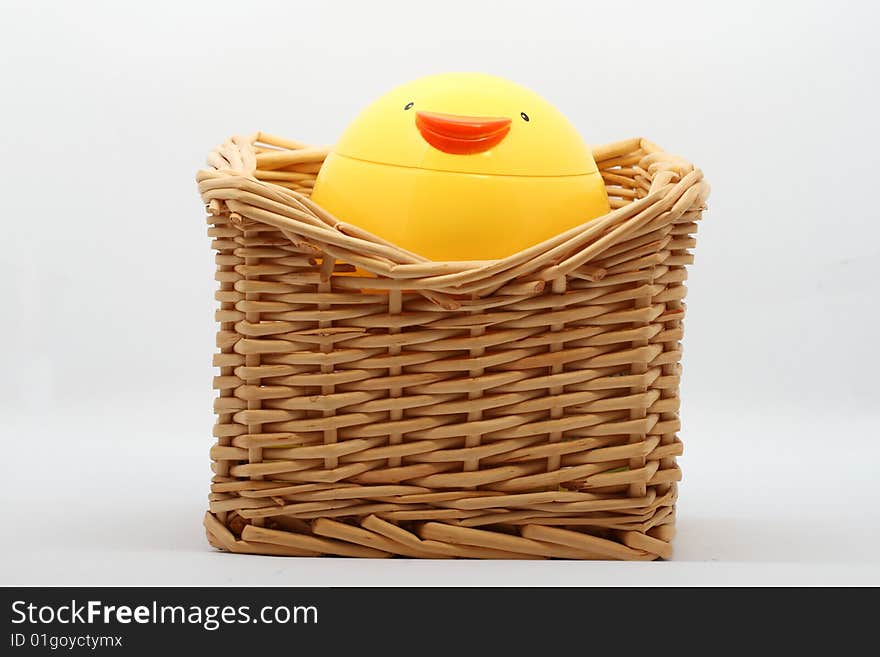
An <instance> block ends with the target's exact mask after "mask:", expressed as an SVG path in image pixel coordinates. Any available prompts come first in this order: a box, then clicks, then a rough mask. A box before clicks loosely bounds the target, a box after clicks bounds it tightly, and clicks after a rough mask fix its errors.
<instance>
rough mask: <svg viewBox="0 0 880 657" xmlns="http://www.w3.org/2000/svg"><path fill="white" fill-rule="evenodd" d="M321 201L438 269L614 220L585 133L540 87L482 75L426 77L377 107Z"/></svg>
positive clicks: (335, 155)
mask: <svg viewBox="0 0 880 657" xmlns="http://www.w3.org/2000/svg"><path fill="white" fill-rule="evenodd" d="M312 199H314V201H315V202H316V203H318V204H319V205H320V206H321V207H323V208H324V209H326V210H328V211H329V212H330V213H331V214H333V215H334V216H336V217H337V218H338V219H340V220H342V221H345V222H347V223H351V224H354V225H356V226H359V227H361V228H363V229H365V230H367V231H369V232H371V233H373V234H375V235H377V236H379V237H382V238H383V239H385V240H387V241H389V242H392V243H394V244H396V245H398V246H400V247H402V248H404V249H406V250H408V251H411V252H413V253H417V254H419V255H421V256H424V257H426V258H429V259H431V260H435V261H449V260H494V259H497V258H504V257H506V256H509V255H512V254H514V253H517V252H519V251H521V250H523V249H525V248H528V247H530V246H533V245H535V244H538V243H540V242H543V241H544V240H546V239H549V238H551V237H553V236H555V235H557V234H559V233H561V232H564V231H565V230H568V229H569V228H572V227H574V226H577V225H579V224H581V223H584V222H585V221H588V220H590V219H594V218H596V217H598V216H601V215H603V214H606V213H607V212H608V211H609V207H608V197H607V195H606V193H605V185H604V184H603V182H602V177H601V175H600V174H599V172H598V170H597V168H596V163H595V161H594V160H593V156H592V154H591V153H590V151H589V149H588V148H587V146H586V144H584V142H583V140H582V139H581V137H580V135H579V134H578V132H577V130H576V129H575V128H574V126H572V125H571V123H569V122H568V120H567V119H566V118H565V117H564V116H563V115H562V114H561V113H560V112H559V111H558V110H557V109H556V108H555V107H553V106H552V105H551V104H550V103H548V102H547V101H545V100H544V99H542V98H541V97H539V96H538V95H537V94H535V93H533V92H531V91H529V90H528V89H525V88H523V87H521V86H519V85H517V84H514V83H513V82H509V81H507V80H504V79H502V78H498V77H495V76H491V75H483V74H478V73H449V74H443V75H433V76H429V77H425V78H420V79H418V80H415V81H413V82H410V83H408V84H404V85H402V86H400V87H397V88H396V89H394V90H392V91H391V92H389V93H388V94H386V95H385V96H383V97H382V98H380V99H379V100H377V101H376V102H374V103H373V104H372V105H370V106H369V107H367V108H366V109H365V110H364V111H363V112H361V114H360V115H359V116H358V117H357V118H356V119H355V120H354V121H353V122H352V123H351V125H350V126H349V127H348V129H347V130H346V131H345V133H344V134H343V135H342V138H341V139H340V140H339V142H338V143H337V145H336V147H335V148H334V150H333V152H332V153H330V155H329V156H328V157H327V159H326V160H325V162H324V165H323V166H322V167H321V171H320V172H319V174H318V177H317V180H316V182H315V188H314V191H313V193H312Z"/></svg>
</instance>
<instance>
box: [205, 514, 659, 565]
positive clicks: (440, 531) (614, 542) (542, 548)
mask: <svg viewBox="0 0 880 657" xmlns="http://www.w3.org/2000/svg"><path fill="white" fill-rule="evenodd" d="M666 508H667V509H669V512H668V513H667V514H665V517H664V518H663V520H664V522H663V524H656V525H654V526H653V527H651V528H650V529H647V530H645V531H640V530H632V529H629V530H627V529H624V530H611V531H607V532H603V535H602V536H598V535H595V534H589V533H586V532H584V531H576V530H575V529H572V528H570V527H559V526H554V525H549V524H545V525H541V524H524V525H520V526H519V527H518V528H517V530H516V531H515V533H507V532H506V531H505V532H502V531H490V530H486V529H477V528H474V527H464V526H461V525H452V524H447V523H443V522H437V521H429V522H425V523H422V524H421V525H419V527H418V529H417V533H413V532H411V531H409V530H407V529H404V528H403V527H400V526H398V525H395V524H392V523H390V522H387V521H385V520H382V519H381V518H379V517H377V516H375V515H370V516H367V517H366V518H364V519H363V520H362V521H361V523H360V525H355V524H349V523H343V522H339V521H336V520H333V519H330V518H318V519H317V520H314V521H312V522H311V523H309V524H306V523H303V527H302V529H303V531H296V530H291V528H284V529H281V528H278V527H261V526H257V525H254V524H243V525H240V527H241V528H240V532H239V536H236V534H234V533H233V531H232V530H231V529H230V527H229V526H227V524H224V523H223V522H222V521H221V520H220V518H219V517H218V515H217V514H214V513H211V512H210V511H209V512H207V513H206V514H205V520H204V525H205V530H206V532H207V538H208V542H209V543H210V544H211V545H212V546H213V547H215V548H217V549H218V550H222V551H225V552H234V553H238V554H261V555H273V556H295V557H318V556H341V557H361V558H379V559H382V558H389V557H409V558H418V559H451V558H464V559H548V558H550V559H579V560H624V561H652V560H655V559H658V558H660V559H669V558H670V557H671V556H672V545H671V543H670V541H671V540H672V538H673V536H674V534H675V528H674V526H673V524H672V523H673V520H674V507H666ZM227 520H228V519H227ZM238 520H240V518H238ZM228 524H231V525H233V527H235V525H239V523H236V522H235V521H231V522H228ZM235 528H236V529H237V527H235Z"/></svg>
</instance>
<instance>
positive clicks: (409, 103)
mask: <svg viewBox="0 0 880 657" xmlns="http://www.w3.org/2000/svg"><path fill="white" fill-rule="evenodd" d="M412 106H413V103H412V101H410V102H408V103H407V104H406V105H404V106H403V109H405V110H408V109H412Z"/></svg>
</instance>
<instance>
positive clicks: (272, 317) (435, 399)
mask: <svg viewBox="0 0 880 657" xmlns="http://www.w3.org/2000/svg"><path fill="white" fill-rule="evenodd" d="M326 152H327V151H326V150H325V149H321V148H314V147H309V146H306V145H304V144H300V143H298V142H293V141H290V140H287V139H281V138H278V137H274V136H271V135H267V134H263V133H258V134H255V135H252V136H249V137H236V138H233V139H231V140H228V141H227V142H225V143H224V144H223V145H222V146H221V147H219V148H218V149H216V150H215V151H214V152H212V153H211V154H210V156H209V159H208V162H209V165H210V168H208V169H206V170H203V171H200V172H199V174H198V183H199V191H200V193H201V195H202V198H203V199H204V201H205V203H206V204H207V208H208V213H209V217H208V223H209V224H210V226H211V227H210V228H209V231H208V232H209V235H210V236H211V237H212V238H213V247H214V249H216V251H217V256H216V262H217V280H218V281H219V283H220V289H219V291H218V292H217V300H218V301H219V302H220V309H219V310H218V311H217V321H218V322H219V324H220V330H219V333H218V334H217V346H218V347H219V353H217V354H216V355H215V357H214V364H215V365H216V366H217V367H219V368H220V375H219V376H217V377H216V379H215V382H214V386H215V388H216V389H218V390H219V391H220V394H219V398H218V399H217V400H216V404H215V410H216V413H217V424H216V426H215V428H214V436H215V437H216V439H217V442H216V444H215V445H214V447H213V448H212V449H211V458H212V460H213V470H214V473H215V476H214V478H213V485H212V487H211V491H212V492H211V495H210V511H209V512H208V513H207V514H206V515H205V527H206V529H207V533H208V540H209V541H210V543H211V544H212V545H213V546H215V547H217V548H220V549H222V550H228V551H230V552H245V553H255V554H272V555H295V556H317V555H337V556H351V557H388V556H395V555H399V556H406V557H421V558H448V557H474V558H502V559H514V558H520V559H522V558H527V559H532V558H544V557H551V558H563V559H635V560H650V559H656V558H658V557H661V558H668V557H669V556H670V554H671V544H670V540H671V539H672V536H673V533H674V528H673V523H674V518H675V511H674V509H675V500H676V491H677V488H676V482H677V481H678V480H679V479H680V470H679V469H678V467H677V466H676V462H675V457H676V456H677V455H679V454H681V442H680V441H679V439H678V436H677V431H678V430H679V418H678V407H679V398H678V388H679V376H680V365H679V360H680V357H681V345H680V342H679V341H680V340H681V337H682V318H683V316H684V304H683V303H682V299H683V297H684V295H685V287H684V284H683V283H684V281H685V278H686V272H685V269H684V267H685V265H687V264H689V263H690V262H691V259H692V256H691V255H690V253H689V251H688V249H689V248H691V247H693V246H694V244H695V239H694V237H693V235H694V233H695V232H696V227H697V226H696V221H697V220H698V219H699V218H700V215H701V212H702V210H703V209H704V206H705V200H706V197H707V196H708V192H709V188H708V185H707V184H706V183H705V182H704V181H703V176H702V173H701V172H700V171H699V170H697V169H694V168H693V166H692V165H691V164H689V163H688V162H686V161H684V160H682V159H680V158H678V157H674V156H671V155H669V154H667V153H665V152H663V151H662V150H661V149H659V148H658V147H657V146H655V145H654V144H652V143H651V142H649V141H647V140H645V139H630V140H627V141H621V142H617V143H614V144H610V145H607V146H602V147H599V148H597V149H596V150H595V151H594V155H595V159H596V161H597V164H598V166H599V169H600V171H601V172H602V176H603V177H604V180H605V183H606V185H607V189H608V193H609V196H610V199H611V206H612V211H611V213H610V214H608V215H606V216H604V217H601V218H599V219H596V220H593V221H591V222H588V223H585V224H583V225H582V226H579V227H577V228H575V229H572V230H569V231H568V232H566V233H564V234H562V235H559V236H558V237H555V238H553V239H551V240H548V241H547V242H544V243H542V244H540V245H538V246H535V247H533V248H530V249H528V250H526V251H523V252H521V253H518V254H516V255H513V256H511V257H509V258H506V259H504V260H499V261H486V262H465V263H455V262H453V263H435V262H429V261H426V260H425V259H423V258H420V257H418V256H415V255H413V254H411V253H408V252H406V251H403V250H401V249H399V248H397V247H395V246H394V245H392V244H389V243H387V242H384V241H382V240H380V239H378V238H376V237H374V236H371V235H369V234H367V233H364V232H363V231H361V230H358V229H357V228H355V227H354V226H351V225H347V224H344V223H342V222H340V221H338V220H336V219H335V218H333V217H332V216H330V215H328V214H327V213H326V212H324V211H323V210H322V209H321V208H320V207H318V206H316V205H315V204H313V203H312V202H311V201H310V200H309V198H308V194H309V192H310V190H311V187H312V184H313V182H314V177H315V174H316V172H317V171H318V169H319V167H320V165H321V162H322V161H323V158H324V156H325V155H326Z"/></svg>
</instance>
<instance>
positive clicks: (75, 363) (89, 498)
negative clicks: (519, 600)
mask: <svg viewBox="0 0 880 657" xmlns="http://www.w3.org/2000/svg"><path fill="white" fill-rule="evenodd" d="M298 4H300V3H298ZM443 6H444V7H451V8H452V10H450V11H434V10H433V7H434V6H433V5H432V8H429V7H427V6H425V7H421V6H420V5H419V4H418V3H413V2H411V1H409V2H405V3H399V4H397V5H392V3H380V2H371V3H361V4H360V5H358V6H355V5H353V4H351V5H349V4H343V3H317V2H315V3H313V6H311V7H309V6H305V5H304V4H303V5H301V6H297V7H294V5H293V4H292V3H281V2H279V3H247V4H242V3H239V2H228V3H223V2H211V3H201V4H200V3H180V2H174V3H158V2H154V3H148V4H140V5H131V4H129V3H106V4H98V3H95V2H79V3H66V4H63V3H58V4H57V6H55V5H51V4H44V3H37V2H4V3H3V5H2V7H0V84H2V89H3V92H4V93H3V96H4V100H3V110H2V114H0V116H2V122H0V153H2V155H3V157H2V159H0V180H2V181H3V182H2V187H3V191H4V194H3V217H4V218H3V226H4V243H5V248H3V249H2V250H0V267H2V271H3V276H2V277H0V294H2V298H3V299H4V313H3V321H2V322H0V344H2V345H3V348H4V354H3V360H4V376H2V377H0V439H2V446H3V458H2V459H0V499H2V500H3V506H2V510H3V515H4V522H2V523H0V541H2V542H0V545H2V547H0V550H2V552H0V556H2V558H0V584H12V583H23V584H37V583H47V584H48V583H55V584H69V583H80V584H89V583H94V584H98V583H105V584H133V583H150V584H175V583H181V584H185V583H217V584H220V583H235V584H262V583H266V584H268V583H273V584H279V583H285V584H314V585H322V584H326V585H329V584H345V583H359V584H363V583H388V584H415V585H419V584H428V583H438V584H447V583H454V584H483V583H498V584H502V583H523V584H538V583H545V584H562V583H565V584H592V583H596V584H600V583H601V584H639V583H687V584H705V583H736V584H748V583H752V584H760V583H767V584H770V583H867V582H871V583H875V584H877V583H880V557H878V555H877V552H876V548H877V546H878V545H880V541H878V539H880V504H878V502H880V499H878V497H880V496H878V494H877V489H876V480H877V475H876V463H877V462H878V460H880V440H878V438H880V436H878V430H877V426H878V419H880V403H878V402H880V395H878V392H877V388H876V373H877V371H878V366H880V358H878V349H877V347H876V340H877V332H878V331H877V326H878V320H880V308H878V303H877V300H878V294H877V283H876V281H877V263H878V257H880V217H878V215H880V210H878V205H877V204H876V203H875V202H874V201H873V200H872V197H873V194H874V187H875V186H876V185H875V184H874V183H873V182H872V181H873V180H874V179H875V178H876V175H875V172H876V169H877V165H878V155H877V153H878V152H880V148H878V147H880V144H878V137H877V130H876V116H878V113H880V101H878V95H877V94H878V92H877V89H876V84H875V80H876V79H878V77H880V57H878V52H877V45H876V44H877V41H876V39H875V34H874V32H875V26H876V24H877V20H878V17H880V16H878V9H877V7H876V5H874V4H873V3H867V2H865V3H851V4H850V3H846V4H844V3H840V4H833V3H827V2H824V3H772V4H768V3H759V2H738V3H731V4H730V5H728V6H724V7H721V6H719V5H718V4H716V3H698V2H682V3H678V4H676V5H675V7H674V8H673V7H670V6H667V5H662V4H658V3H656V2H633V3H630V4H628V5H627V6H626V8H621V7H620V6H619V5H614V4H613V3H612V4H608V3H605V4H603V5H600V6H597V7H595V8H592V9H591V8H589V7H588V5H587V3H573V2H572V3H557V2H548V1H544V2H540V3H537V2H529V3H505V4H504V9H503V10H500V9H498V8H497V7H498V5H495V7H496V8H491V7H490V6H489V5H488V4H485V5H484V4H479V3H475V2H467V3H456V2H454V1H453V0H447V2H446V3H444V5H443ZM464 10H467V11H466V13H465V14H462V13H461V12H462V11H464ZM498 19H500V22H499V20H498ZM461 69H467V70H484V71H487V72H492V73H497V74H500V75H504V76H506V77H510V78H512V79H515V80H518V81H520V82H522V83H524V84H526V85H527V86H530V87H532V88H534V89H535V90H537V91H538V92H539V93H541V94H542V95H544V96H546V97H547V98H549V99H550V100H551V101H553V102H555V103H556V104H557V105H558V106H559V107H560V108H561V109H562V110H563V111H564V112H565V113H566V114H568V115H569V116H570V117H571V118H572V120H573V121H574V122H575V124H576V125H577V126H578V127H579V128H580V130H581V131H582V132H583V134H584V135H585V137H586V138H587V140H588V141H592V142H604V141H612V140H615V139H619V138H623V137H627V136H632V135H637V134H644V135H646V136H649V137H651V138H652V139H653V140H654V141H656V142H658V143H660V144H662V145H664V146H665V147H667V148H668V149H670V150H671V151H673V152H679V153H682V154H683V155H685V156H686V157H687V158H689V159H691V160H692V161H694V162H696V163H697V164H698V165H699V166H700V167H701V168H702V169H703V170H704V171H705V172H706V176H707V178H708V179H709V181H710V182H711V183H712V185H713V195H712V197H711V199H710V208H709V211H708V212H707V214H706V217H705V221H704V223H703V225H702V226H701V228H700V235H699V240H700V244H699V246H698V249H697V264H696V266H695V267H694V269H693V272H692V277H691V280H690V282H689V287H690V292H689V296H688V303H689V306H688V317H687V322H686V325H687V336H686V339H685V362H684V365H685V375H684V381H683V391H682V392H683V399H684V405H683V409H682V418H683V422H684V428H683V431H682V439H683V440H684V442H685V448H686V455H685V457H683V458H682V459H681V465H682V469H683V471H684V476H685V479H684V482H683V484H682V487H681V502H680V506H679V521H678V527H679V534H678V536H677V538H676V550H677V551H676V560H675V561H673V562H668V563H660V564H647V565H646V564H607V563H598V564H570V563H527V564H522V563H491V564H482V563H481V564H472V563H443V562H436V563H435V562H431V563H413V562H401V561H395V562H393V563H379V562H361V561H357V562H355V561H344V560H321V561H315V560H282V559H275V558H261V557H235V556H224V555H220V554H217V553H214V552H212V551H210V550H209V549H208V548H207V546H206V544H205V542H204V539H203V534H202V531H201V527H200V522H201V514H202V511H203V509H204V507H205V504H206V492H207V485H208V478H209V470H208V457H207V452H208V448H209V447H210V444H211V442H212V440H211V438H210V436H209V434H210V426H211V422H212V419H211V412H210V406H211V397H212V395H211V391H210V389H209V386H210V379H211V376H212V374H213V372H212V370H211V369H210V365H209V363H210V352H211V345H212V344H213V331H214V326H213V322H212V316H213V301H212V290H213V281H212V274H213V270H212V256H211V253H210V251H209V249H208V243H207V238H206V237H205V234H204V223H203V220H202V208H201V204H200V202H199V201H198V198H197V195H196V190H195V183H194V173H195V170H196V169H197V168H198V167H199V166H200V165H201V163H202V161H203V157H204V154H205V153H206V152H207V151H208V150H209V149H210V148H211V147H212V146H214V145H215V144H216V143H217V142H219V141H220V140H222V139H223V138H225V137H226V136H227V135H229V134H231V133H236V132H250V131H253V130H255V129H265V130H268V131H271V132H276V133H278V134H283V135H287V136H291V137H296V138H299V139H303V140H306V141H311V142H315V143H322V142H332V141H333V139H334V136H335V135H337V134H339V132H340V131H341V130H342V128H343V127H344V126H345V124H346V122H347V121H348V120H349V119H350V118H351V117H352V116H353V115H354V113H355V112H356V111H357V110H358V109H359V107H360V106H362V105H363V104H365V103H366V102H367V101H369V100H370V99H371V98H373V97H375V96H376V95H378V94H381V93H382V92H383V91H384V90H385V89H387V88H388V87H390V86H391V85H393V84H396V83H398V82H402V81H405V80H407V79H409V78H412V77H416V76H418V75H422V74H425V73H430V72H438V71H443V70H461Z"/></svg>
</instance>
